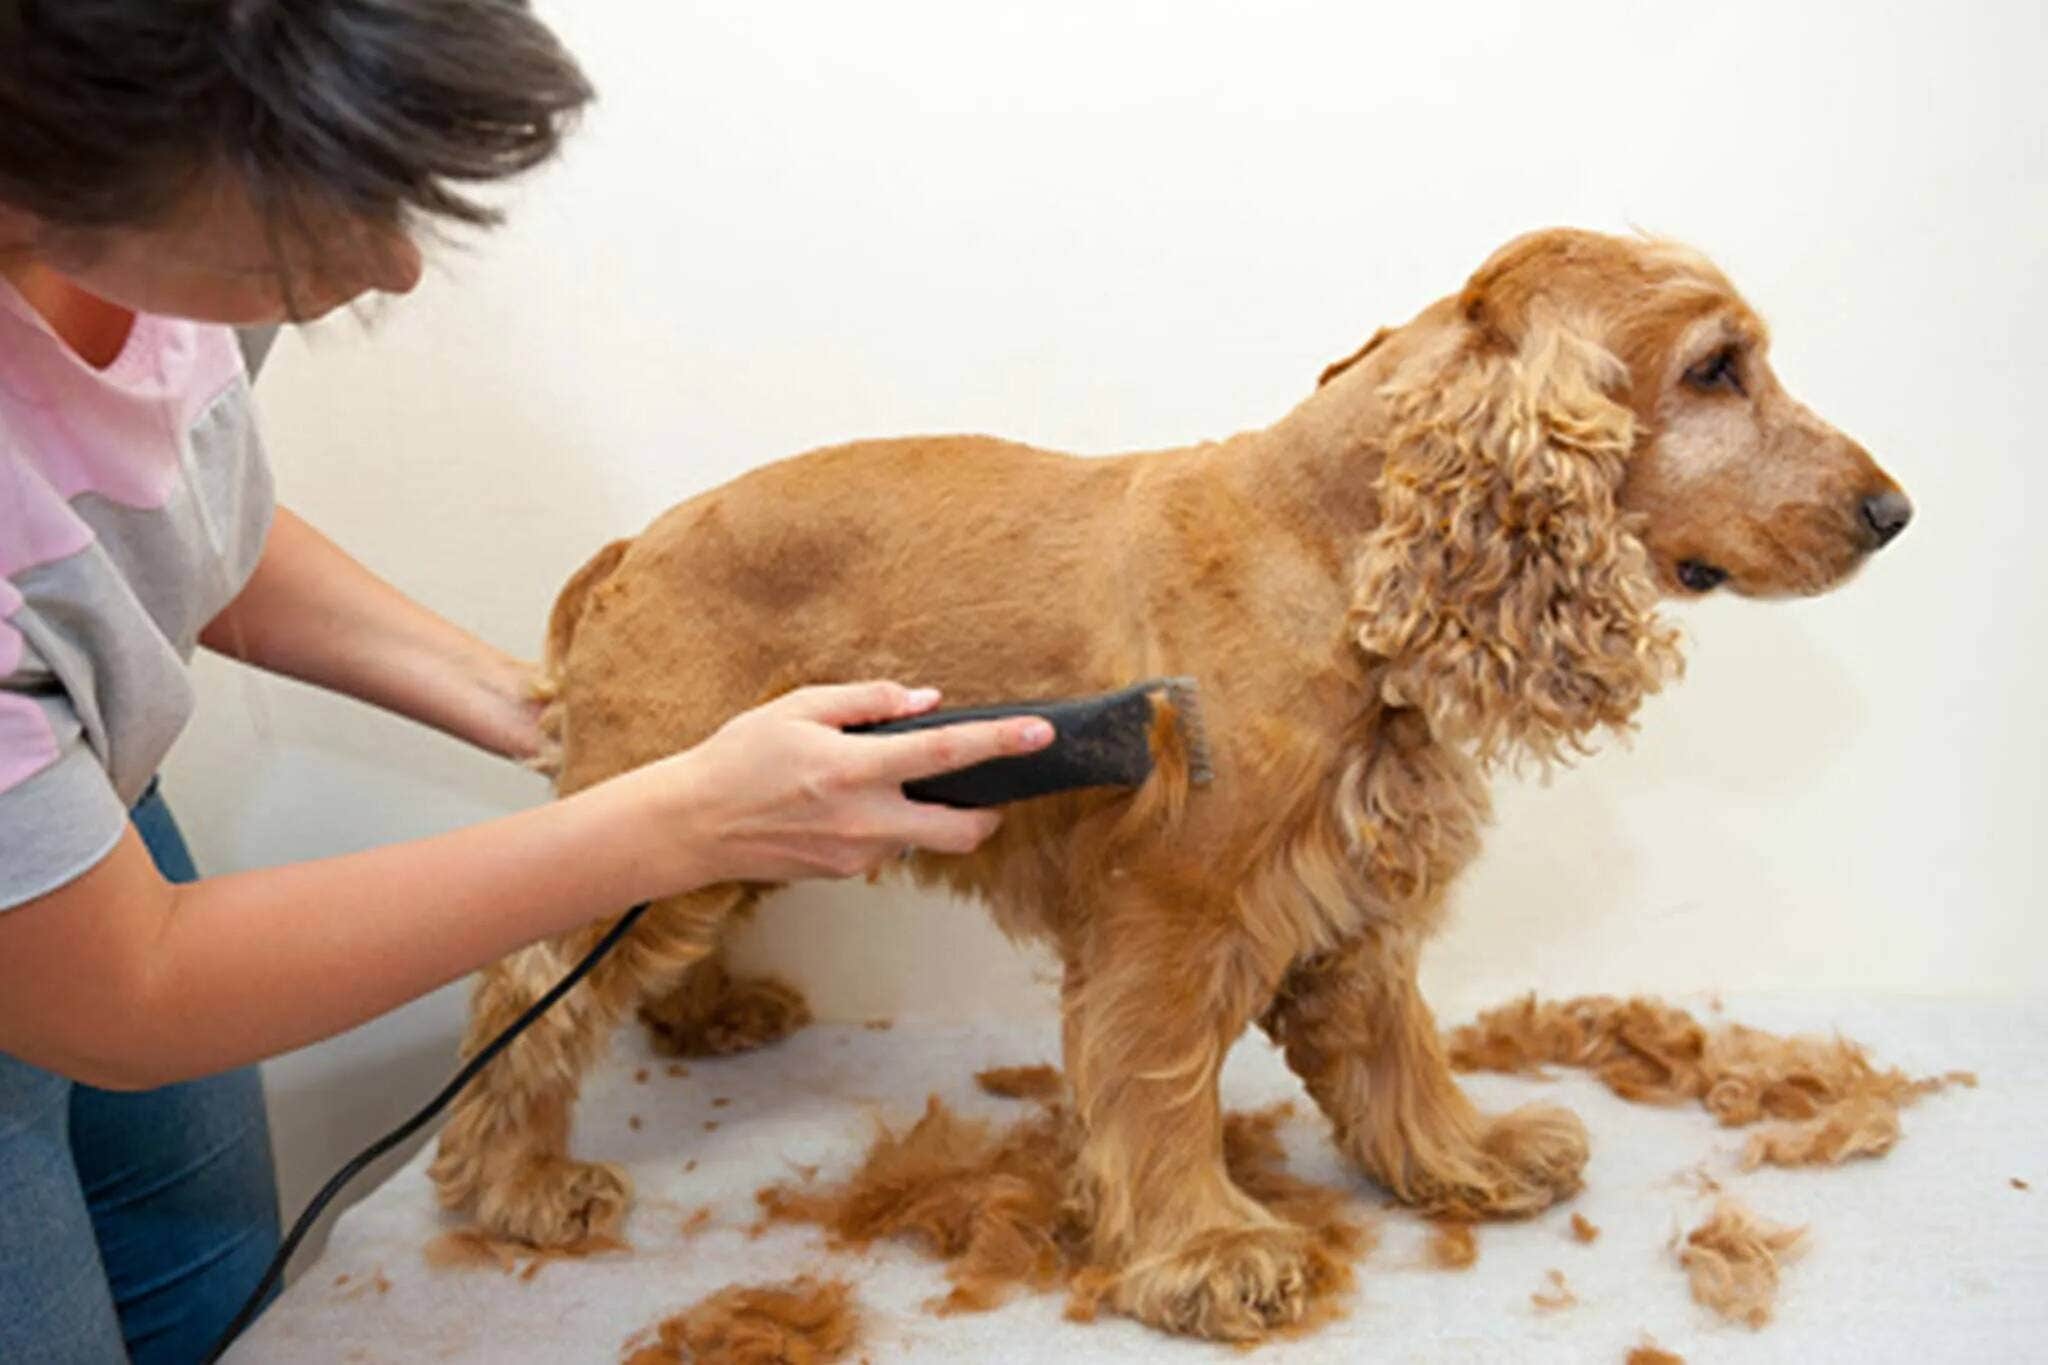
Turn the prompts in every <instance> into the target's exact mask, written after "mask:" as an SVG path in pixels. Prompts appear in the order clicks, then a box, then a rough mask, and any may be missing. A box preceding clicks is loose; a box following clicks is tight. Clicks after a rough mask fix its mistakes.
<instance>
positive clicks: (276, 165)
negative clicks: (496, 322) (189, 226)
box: [0, 0, 591, 240]
mask: <svg viewBox="0 0 2048 1365" xmlns="http://www.w3.org/2000/svg"><path fill="white" fill-rule="evenodd" d="M590 99H591V88H590V85H589V83H588V82H587V81H586V80H585V79H584V76H583V73H582V71H581V70H580V69H579V68H578V67H577V65H576V62H575V60H574V59H573V58H572V57H570V56H569V54H568V53H567V52H566V51H565V50H564V49H563V47H562V46H561V44H560V43H559V42H558V41H557V40H556V38H555V36H554V34H553V33H551V32H550V31H549V30H548V28H547V26H546V25H545V24H543V23H541V21H540V20H538V19H536V18H535V17H534V16H533V14H532V13H531V12H530V10H529V9H528V6H527V4H526V0H0V204H4V205H6V206H8V207H11V208H14V209H17V210H20V211H23V212H26V213H28V214H30V215H33V216H34V217H35V218H37V219H39V220H41V221H42V222H43V223H45V224H47V225H49V226H50V227H52V228H54V229H57V230H59V231H64V230H82V231H90V230H93V229H103V228H112V227H131V226H150V225H152V224H154V223H155V222H156V221H158V220H160V219H161V218H162V217H163V216H164V215H166V214H167V213H169V212H170V211H171V210H172V209H173V208H175V207H176V206H177V205H178V203H179V202H180V200H181V199H182V198H183V196H184V195H185V194H186V193H187V192H188V191H190V190H191V189H192V188H194V187H195V186H196V185H197V184H198V183H199V182H200V181H201V180H202V178H204V177H207V176H210V175H217V174H220V173H222V172H225V173H227V174H229V175H232V176H233V177H235V178H236V179H237V180H238V181H239V182H240V183H241V184H242V185H243V186H244V187H246V189H247V191H248V193H249V194H250V196H251V199H252V201H253V202H254V203H255V205H256V206H257V208H258V211H259V212H260V213H262V214H263V215H264V217H265V220H266V222H268V224H269V225H270V227H271V231H272V235H273V240H276V239H277V238H278V237H280V236H281V235H282V234H284V233H286V232H290V231H293V230H298V229H303V228H304V226H305V225H306V224H308V223H309V222H311V221H313V219H314V217H316V216H318V215H322V214H326V213H331V212H335V211H339V212H341V213H343V214H346V215H348V216H350V217H353V218H359V219H363V220H368V221H373V222H400V223H405V224H407V225H411V224H412V223H414V222H416V221H418V220H422V219H427V220H440V221H444V222H453V223H462V224H478V225H487V224H491V223H495V222H496V221H497V220H498V216H499V215H498V211H497V210H496V209H494V208H493V207H491V206H489V205H487V204H484V203H482V202H479V201H478V200H477V199H476V198H474V197H472V195H471V194H470V193H468V192H466V188H465V187H467V186H472V185H476V184H479V183H482V182H486V181H493V180H499V179H502V178H504V177H506V176H510V175H514V174H516V173H518V172H520V171H523V170H526V169H528V168H530V167H532V166H535V165H538V164H539V163H540V162H543V161H545V160H547V159H548V158H549V157H551V156H552V155H554V153H555V151H556V149H557V147H558V146H559V144H560V142H561V139H562V136H563V134H564V133H565V131H566V130H567V126H568V123H569V121H570V120H571V119H572V118H573V117H574V115H575V114H576V113H577V111H578V110H580V109H581V108H582V107H583V106H584V105H585V104H586V103H588V101H589V100H590Z"/></svg>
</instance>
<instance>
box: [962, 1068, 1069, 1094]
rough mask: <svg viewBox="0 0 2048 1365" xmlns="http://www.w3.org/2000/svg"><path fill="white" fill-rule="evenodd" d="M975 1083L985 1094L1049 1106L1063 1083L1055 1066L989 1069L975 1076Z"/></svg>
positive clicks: (1061, 1088) (1059, 1091)
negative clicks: (1034, 1101)
mask: <svg viewBox="0 0 2048 1365" xmlns="http://www.w3.org/2000/svg"><path fill="white" fill-rule="evenodd" d="M974 1083H975V1084H976V1085H978V1086H980V1087H981V1088H982V1091H983V1092H984V1093H986V1094H990V1095H994V1096H995V1097H996V1098H997V1099H1004V1100H1036V1101H1039V1102H1040V1103H1046V1104H1049V1103H1051V1102H1052V1101H1054V1100H1057V1099H1058V1098H1059V1097H1060V1093H1061V1091H1062V1090H1063V1089H1064V1087H1065V1084H1066V1083H1065V1082H1064V1081H1062V1080H1061V1079H1060V1073H1059V1069H1058V1068H1057V1067H1051V1066H1045V1065H1042V1064H1041V1065H1039V1066H992V1067H990V1068H989V1069H988V1070H986V1071H980V1072H976V1073H975V1077H974Z"/></svg>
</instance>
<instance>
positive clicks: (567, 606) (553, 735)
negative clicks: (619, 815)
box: [529, 537, 633, 779]
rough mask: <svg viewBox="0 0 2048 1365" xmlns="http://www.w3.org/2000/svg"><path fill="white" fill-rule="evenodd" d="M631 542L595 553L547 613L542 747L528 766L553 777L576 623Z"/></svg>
mask: <svg viewBox="0 0 2048 1365" xmlns="http://www.w3.org/2000/svg"><path fill="white" fill-rule="evenodd" d="M632 544H633V541H632V538H631V537H628V538H626V539H624V540H615V541H613V542H612V543H611V544H609V545H607V546H605V547H604V548H603V549H602V550H599V551H598V552H597V553H596V554H594V555H592V556H591V557H590V562H589V563H587V564H585V565H584V566H583V567H582V568H580V569H578V570H577V571H576V572H575V573H574V574H572V575H571V576H570V578H569V581H568V582H567V583H565V584H563V585H562V591H561V594H560V595H559V596H558V597H556V598H555V607H554V610H553V611H551V612H550V613H548V637H547V647H546V652H545V653H544V654H543V655H542V657H541V664H540V672H539V674H537V675H536V676H535V677H534V680H533V697H534V700H535V701H538V702H541V703H542V710H541V713H540V734H541V750H540V753H539V754H537V755H535V757H534V759H533V761H532V763H531V764H530V765H529V766H530V767H532V768H533V769H534V771H536V772H539V773H544V774H546V775H547V776H548V777H549V778H551V779H552V778H555V777H558V776H560V774H561V771H562V737H563V730H564V728H565V727H566V726H567V724H568V719H569V718H568V715H567V710H568V708H567V707H566V706H565V705H564V704H563V700H562V674H563V669H564V668H565V667H566V666H567V662H568V658H569V645H570V643H571V642H572V641H574V640H575V638H576V627H577V626H578V625H580V624H582V621H583V609H584V606H585V604H586V603H587V602H588V601H589V600H590V594H591V591H592V589H594V588H596V587H597V585H598V584H600V583H602V582H604V581H605V580H606V579H607V578H610V577H611V576H612V573H613V571H614V570H616V569H617V568H618V567H619V561H620V560H621V559H623V558H625V555H626V551H627V550H628V549H629V548H631V546H632Z"/></svg>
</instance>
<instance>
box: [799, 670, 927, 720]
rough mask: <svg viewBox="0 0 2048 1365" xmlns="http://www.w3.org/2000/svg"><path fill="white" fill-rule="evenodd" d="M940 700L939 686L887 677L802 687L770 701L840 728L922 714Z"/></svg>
mask: <svg viewBox="0 0 2048 1365" xmlns="http://www.w3.org/2000/svg"><path fill="white" fill-rule="evenodd" d="M938 704H939V689H938V688H936V687H918V688H910V687H905V686H904V685H903V684H901V683H896V682H888V681H884V680H876V681H871V682H858V683H838V684H831V685H823V686H817V687H799V688H798V689H796V691H794V692H791V693H789V694H787V695H786V696H783V697H781V698H779V699H778V700H776V701H774V702H772V703H770V705H771V706H773V707H774V708H775V709H776V710H778V711H781V712H783V713H784V714H785V715H790V716H794V717H796V718H797V719H800V720H808V721H815V722H816V723H817V724H819V725H830V726H832V727H834V728H835V729H840V730H843V729H845V728H846V727H847V726H849V725H871V724H873V723H875V722H877V721H885V720H901V719H902V718H903V717H905V716H917V715H922V714H924V713H925V712H926V711H929V710H931V709H932V708H933V707H934V706H937V705H938ZM764 709H765V708H764Z"/></svg>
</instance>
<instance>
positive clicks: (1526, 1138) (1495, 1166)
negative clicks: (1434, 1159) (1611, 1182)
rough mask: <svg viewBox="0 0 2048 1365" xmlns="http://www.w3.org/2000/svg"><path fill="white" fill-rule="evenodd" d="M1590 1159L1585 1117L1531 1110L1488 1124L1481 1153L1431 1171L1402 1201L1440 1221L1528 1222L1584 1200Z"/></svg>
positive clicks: (1543, 1107)
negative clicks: (1583, 1179)
mask: <svg viewBox="0 0 2048 1365" xmlns="http://www.w3.org/2000/svg"><path fill="white" fill-rule="evenodd" d="M1586 1155H1587V1149H1586V1126H1585V1125H1584V1124H1582V1123H1580V1122H1579V1117H1578V1115H1576V1114H1574V1113H1572V1112H1571V1111H1570V1110H1569V1109H1559V1108H1557V1107H1556V1106H1555V1105H1548V1104H1532V1105H1527V1106H1525V1107H1523V1108H1521V1109H1517V1110H1514V1111H1513V1112H1511V1113H1507V1114H1501V1115H1498V1116H1496V1117H1494V1118H1491V1119H1488V1120H1487V1121H1486V1127H1485V1129H1484V1131H1483V1132H1482V1133H1481V1135H1480V1139H1479V1146H1478V1149H1477V1150H1476V1151H1471V1152H1466V1153H1460V1154H1458V1157H1457V1159H1455V1160H1448V1161H1444V1162H1442V1163H1441V1164H1440V1165H1437V1166H1436V1168H1435V1169H1433V1170H1432V1169H1428V1168H1425V1169H1424V1170H1423V1171H1421V1172H1419V1173H1417V1174H1416V1175H1414V1176H1411V1178H1410V1188H1409V1189H1408V1190H1406V1191H1402V1192H1401V1193H1403V1195H1404V1197H1405V1198H1406V1199H1407V1202H1408V1203H1410V1204H1413V1205H1414V1206H1415V1207H1417V1208H1418V1209H1420V1210H1422V1211H1423V1212H1425V1213H1428V1214H1431V1215H1434V1216H1436V1217H1444V1218H1463V1219H1481V1218H1527V1217H1529V1216H1530V1215H1532V1214H1537V1213H1541V1212H1543V1210H1545V1209H1547V1208H1549V1207H1550V1206H1551V1205H1552V1204H1555V1203H1556V1202H1557V1201H1558V1200H1560V1199H1564V1198H1566V1197H1568V1196H1570V1195H1573V1194H1576V1193H1577V1192H1578V1190H1579V1185H1580V1180H1579V1176H1580V1172H1582V1171H1583V1170H1585V1167H1586Z"/></svg>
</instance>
